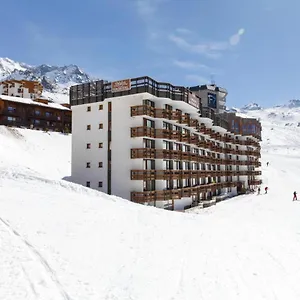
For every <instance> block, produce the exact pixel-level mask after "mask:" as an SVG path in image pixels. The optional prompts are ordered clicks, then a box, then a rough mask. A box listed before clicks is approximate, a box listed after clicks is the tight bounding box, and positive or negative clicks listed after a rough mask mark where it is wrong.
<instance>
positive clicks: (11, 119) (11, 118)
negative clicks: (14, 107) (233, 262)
mask: <svg viewBox="0 0 300 300" xmlns="http://www.w3.org/2000/svg"><path fill="white" fill-rule="evenodd" d="M16 120H17V119H16V118H15V117H7V121H16Z"/></svg>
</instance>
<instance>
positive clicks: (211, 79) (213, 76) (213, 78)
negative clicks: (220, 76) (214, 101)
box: [210, 74, 216, 85]
mask: <svg viewBox="0 0 300 300" xmlns="http://www.w3.org/2000/svg"><path fill="white" fill-rule="evenodd" d="M210 81H211V84H212V85H215V84H216V82H215V75H214V74H211V75H210Z"/></svg>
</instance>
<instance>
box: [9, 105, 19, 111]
mask: <svg viewBox="0 0 300 300" xmlns="http://www.w3.org/2000/svg"><path fill="white" fill-rule="evenodd" d="M7 110H8V111H9V112H15V111H16V110H17V109H16V108H15V107H12V106H9V107H8V108H7Z"/></svg>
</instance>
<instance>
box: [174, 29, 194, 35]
mask: <svg viewBox="0 0 300 300" xmlns="http://www.w3.org/2000/svg"><path fill="white" fill-rule="evenodd" d="M176 32H178V33H181V34H191V33H192V31H191V30H189V29H187V28H177V29H176Z"/></svg>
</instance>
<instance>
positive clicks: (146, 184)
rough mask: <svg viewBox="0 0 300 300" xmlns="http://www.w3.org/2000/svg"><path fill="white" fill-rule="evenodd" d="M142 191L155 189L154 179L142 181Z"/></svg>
mask: <svg viewBox="0 0 300 300" xmlns="http://www.w3.org/2000/svg"><path fill="white" fill-rule="evenodd" d="M143 185H144V192H147V191H155V180H147V181H144V183H143Z"/></svg>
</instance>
